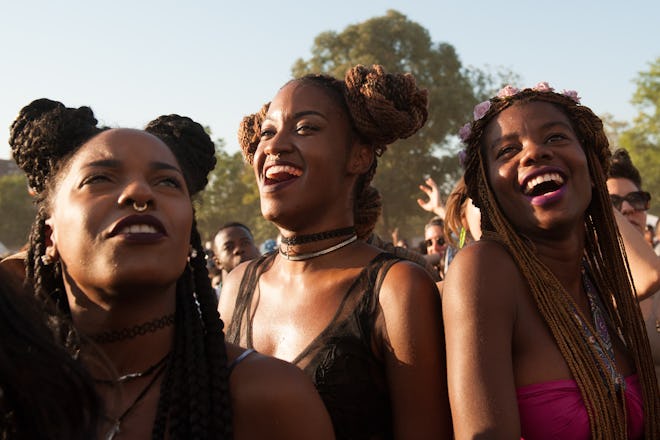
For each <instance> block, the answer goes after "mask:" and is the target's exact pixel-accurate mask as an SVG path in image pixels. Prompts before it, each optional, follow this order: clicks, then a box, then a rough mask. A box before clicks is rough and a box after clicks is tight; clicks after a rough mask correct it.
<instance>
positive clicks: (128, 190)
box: [117, 179, 155, 211]
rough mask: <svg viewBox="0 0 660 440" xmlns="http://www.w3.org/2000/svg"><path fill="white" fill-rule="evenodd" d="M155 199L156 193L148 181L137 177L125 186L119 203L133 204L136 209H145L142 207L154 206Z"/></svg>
mask: <svg viewBox="0 0 660 440" xmlns="http://www.w3.org/2000/svg"><path fill="white" fill-rule="evenodd" d="M154 201H155V200H154V194H153V191H152V189H151V186H150V185H149V184H148V182H146V181H145V180H143V179H135V180H131V181H130V182H128V183H127V184H126V185H125V186H124V188H123V189H122V191H121V194H119V198H118V200H117V203H118V204H119V205H120V206H122V205H123V206H129V207H131V206H132V207H133V208H134V209H135V210H136V211H142V210H143V209H140V207H145V208H146V207H148V206H151V207H153V205H154Z"/></svg>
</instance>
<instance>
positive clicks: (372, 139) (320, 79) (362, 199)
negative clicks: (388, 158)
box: [238, 65, 428, 239]
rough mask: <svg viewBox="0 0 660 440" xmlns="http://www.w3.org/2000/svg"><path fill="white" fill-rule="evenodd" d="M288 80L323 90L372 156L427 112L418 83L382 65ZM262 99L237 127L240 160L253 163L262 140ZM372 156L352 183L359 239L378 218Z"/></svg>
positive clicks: (403, 135)
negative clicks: (343, 73) (343, 74)
mask: <svg viewBox="0 0 660 440" xmlns="http://www.w3.org/2000/svg"><path fill="white" fill-rule="evenodd" d="M292 82H300V83H308V84H313V85H315V86H317V87H321V88H322V89H324V90H325V91H326V92H327V93H328V95H329V96H330V97H332V98H333V99H334V100H335V101H336V102H337V103H338V104H339V106H340V108H342V109H343V110H344V111H345V112H346V115H347V116H348V117H349V120H350V123H351V126H352V129H353V131H354V132H355V135H357V137H358V139H360V141H361V142H363V143H365V144H367V145H370V146H372V147H373V149H374V152H375V153H376V156H380V155H381V154H383V153H384V152H385V150H386V149H387V146H388V145H389V144H391V143H393V142H394V141H396V140H398V139H405V138H407V137H410V136H412V135H413V134H414V133H415V132H416V131H417V130H419V129H420V128H421V127H422V126H423V125H424V123H425V122H426V119H427V117H428V110H427V91H426V90H420V89H419V88H417V85H416V83H415V78H414V77H413V76H412V75H410V74H388V73H385V71H384V69H383V67H382V66H379V65H374V66H372V67H371V68H368V67H365V66H361V65H358V66H355V67H353V68H351V69H350V70H349V71H348V72H347V73H346V77H345V79H344V81H341V80H338V79H336V78H334V77H332V76H328V75H317V74H311V75H306V76H303V77H301V78H298V79H294V80H292ZM268 106H269V104H265V105H264V106H263V107H262V108H261V110H260V111H259V112H258V113H255V114H252V115H249V116H246V117H244V118H243V121H242V122H241V125H240V128H239V131H238V141H239V144H240V145H241V148H242V150H243V156H244V157H245V160H246V161H248V162H249V163H252V161H253V159H254V153H255V151H256V150H257V146H258V145H259V141H260V139H261V123H262V122H263V120H264V118H265V116H266V113H267V112H268ZM376 167H377V159H376V158H374V160H373V162H372V164H371V168H370V169H369V170H368V171H367V172H366V173H364V174H362V175H361V176H360V177H359V179H358V182H357V184H356V188H355V203H354V208H353V213H354V219H355V228H356V230H357V235H358V237H359V238H361V239H366V238H367V237H369V235H370V234H371V232H372V231H373V229H374V227H375V226H376V222H377V221H378V218H379V217H380V213H381V209H382V200H381V196H380V194H379V192H378V190H377V189H376V188H374V187H372V186H371V185H370V184H371V181H372V179H373V177H374V175H375V173H376Z"/></svg>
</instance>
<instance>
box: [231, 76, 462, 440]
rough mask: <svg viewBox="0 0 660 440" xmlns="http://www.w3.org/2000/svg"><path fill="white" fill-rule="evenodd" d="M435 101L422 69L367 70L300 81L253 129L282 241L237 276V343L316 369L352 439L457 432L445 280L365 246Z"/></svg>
mask: <svg viewBox="0 0 660 440" xmlns="http://www.w3.org/2000/svg"><path fill="white" fill-rule="evenodd" d="M426 104H427V102H426V93H425V91H423V90H419V89H418V88H417V87H416V85H415V81H414V78H413V77H412V76H410V75H403V74H400V75H394V74H386V73H385V72H384V71H383V69H382V67H380V66H373V67H372V68H366V67H363V66H357V67H354V68H352V69H350V70H349V71H348V73H347V74H346V79H345V81H341V80H337V79H335V78H332V77H329V76H325V75H308V76H305V77H302V78H299V79H294V80H292V81H290V82H288V83H287V84H285V85H284V86H283V87H282V88H281V89H280V90H279V92H278V93H277V95H276V96H275V97H274V98H273V100H272V102H270V103H269V104H266V105H265V106H264V107H263V108H262V110H261V112H259V113H258V114H254V115H251V116H248V117H246V118H244V120H243V123H242V125H241V129H240V130H239V141H240V143H241V146H242V148H243V153H244V155H245V157H246V159H247V161H248V162H249V163H251V164H252V166H253V168H254V173H255V177H256V180H257V185H258V187H259V192H260V197H261V211H262V214H263V216H264V217H265V218H266V219H267V220H270V221H271V222H273V223H274V224H275V225H276V226H277V227H278V229H279V231H280V234H281V236H282V241H281V244H280V247H279V251H278V252H276V253H272V254H269V255H266V256H264V257H262V258H260V259H257V260H253V261H252V262H250V263H246V264H243V265H241V266H239V267H237V268H236V269H234V270H233V271H232V272H231V273H230V274H229V277H228V279H227V280H226V282H225V283H224V284H223V290H222V294H221V296H220V313H221V316H222V317H223V319H225V320H229V321H230V322H229V323H228V327H227V338H228V340H229V341H231V342H234V343H237V344H240V345H241V346H245V347H249V348H254V349H256V350H257V351H259V352H262V353H265V354H268V355H272V356H275V357H278V358H280V359H284V360H286V361H289V362H291V363H293V364H294V365H297V366H298V367H300V368H301V369H302V370H303V371H305V372H306V373H307V374H308V375H309V376H310V377H311V378H312V380H313V381H314V383H315V385H316V388H317V389H318V391H319V393H320V394H321V397H322V399H323V401H324V402H325V404H326V407H327V408H328V411H329V412H330V417H331V418H332V421H333V425H334V428H335V433H336V435H337V437H338V438H346V439H348V438H350V439H385V438H406V439H411V438H420V439H421V438H434V439H438V438H448V437H449V436H450V435H451V422H450V417H449V408H448V401H447V391H446V379H445V362H444V339H443V334H442V320H441V307H440V297H439V295H438V292H437V289H436V287H435V285H434V284H433V282H432V280H431V279H430V277H429V275H428V274H427V273H426V272H425V270H424V269H423V268H422V267H421V266H418V265H416V264H413V263H410V262H407V261H402V260H400V259H398V258H396V257H394V256H393V255H391V254H388V253H384V252H382V251H381V250H380V249H378V248H375V247H373V246H371V245H369V244H367V243H366V241H365V240H366V239H367V238H368V237H369V236H370V234H371V233H372V231H373V229H374V226H375V224H376V221H377V219H378V216H379V214H380V208H381V200H380V196H379V194H378V191H376V190H375V189H374V188H373V187H371V186H370V182H371V179H372V178H373V176H374V173H375V171H376V162H377V157H378V156H380V155H381V154H383V152H384V151H385V149H386V147H387V145H389V144H391V143H392V142H394V141H395V140H397V139H399V138H404V137H407V136H411V135H412V134H413V133H415V132H416V131H417V130H418V129H419V128H420V127H422V125H423V124H424V122H425V121H426V117H427V109H426Z"/></svg>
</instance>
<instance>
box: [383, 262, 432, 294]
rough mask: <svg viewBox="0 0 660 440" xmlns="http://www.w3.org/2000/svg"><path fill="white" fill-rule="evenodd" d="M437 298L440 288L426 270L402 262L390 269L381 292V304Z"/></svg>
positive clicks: (416, 265)
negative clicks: (425, 297)
mask: <svg viewBox="0 0 660 440" xmlns="http://www.w3.org/2000/svg"><path fill="white" fill-rule="evenodd" d="M428 295H432V296H436V297H438V298H439V294H438V288H437V286H436V284H435V282H434V281H433V279H432V278H431V277H430V275H429V274H428V272H427V271H426V269H424V268H423V267H422V266H420V265H419V264H416V263H413V262H410V261H407V260H402V261H398V262H397V263H395V264H394V265H392V267H391V268H390V269H389V271H388V272H387V274H386V275H385V278H384V279H383V284H382V286H381V290H380V300H381V304H383V303H388V302H390V301H409V300H415V298H417V297H424V296H428Z"/></svg>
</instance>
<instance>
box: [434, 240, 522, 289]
mask: <svg viewBox="0 0 660 440" xmlns="http://www.w3.org/2000/svg"><path fill="white" fill-rule="evenodd" d="M524 286H525V282H524V279H523V277H522V274H521V272H520V269H519V268H518V266H517V264H516V262H515V261H514V260H513V257H512V256H511V254H509V252H508V251H507V250H506V249H505V248H504V246H502V245H501V244H499V243H497V242H494V241H489V240H481V241H478V242H475V243H472V244H470V245H469V246H467V247H465V248H463V249H461V251H460V252H459V253H458V254H456V257H455V258H454V260H453V261H452V263H451V265H450V266H449V270H448V271H447V276H446V277H445V281H444V284H443V294H444V295H450V296H464V295H465V294H466V293H467V294H469V293H470V292H473V293H475V294H476V295H479V296H480V297H481V296H492V294H491V293H490V292H497V293H498V294H499V293H501V292H500V291H501V290H504V291H506V292H513V291H515V289H516V288H519V287H524ZM466 290H467V291H468V292H466ZM500 299H501V298H500Z"/></svg>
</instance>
